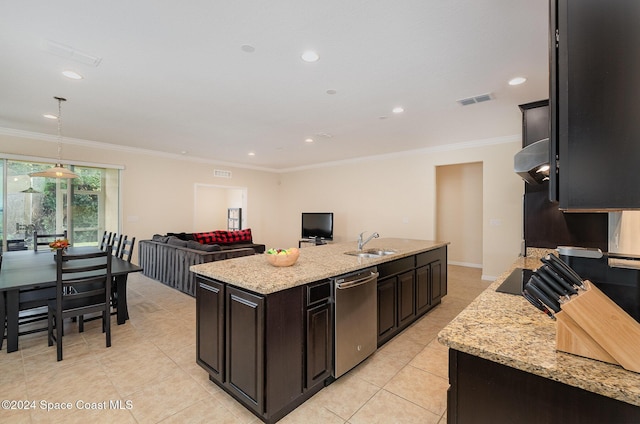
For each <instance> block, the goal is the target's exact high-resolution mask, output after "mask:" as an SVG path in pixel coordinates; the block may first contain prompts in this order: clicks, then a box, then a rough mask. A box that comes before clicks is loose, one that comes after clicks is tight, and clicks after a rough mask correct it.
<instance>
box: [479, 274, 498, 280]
mask: <svg viewBox="0 0 640 424" xmlns="http://www.w3.org/2000/svg"><path fill="white" fill-rule="evenodd" d="M480 279H481V280H484V281H496V280H497V279H498V277H495V276H493V275H484V274H483V275H482V276H481V277H480Z"/></svg>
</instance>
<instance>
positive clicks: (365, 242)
mask: <svg viewBox="0 0 640 424" xmlns="http://www.w3.org/2000/svg"><path fill="white" fill-rule="evenodd" d="M363 235H364V232H362V233H360V235H359V236H358V250H362V248H363V247H364V245H365V244H367V243H369V242H370V241H371V239H374V238H378V237H380V234H378V233H373V234H371V235H370V236H369V238H367V239H366V240H365V241H362V236H363Z"/></svg>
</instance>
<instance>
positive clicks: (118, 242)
mask: <svg viewBox="0 0 640 424" xmlns="http://www.w3.org/2000/svg"><path fill="white" fill-rule="evenodd" d="M124 237H125V238H126V236H124ZM122 240H123V236H122V234H116V233H114V234H113V238H112V239H111V245H112V247H111V254H112V255H113V256H115V257H118V255H119V254H120V247H121V246H122Z"/></svg>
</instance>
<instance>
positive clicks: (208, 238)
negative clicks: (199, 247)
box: [193, 228, 253, 244]
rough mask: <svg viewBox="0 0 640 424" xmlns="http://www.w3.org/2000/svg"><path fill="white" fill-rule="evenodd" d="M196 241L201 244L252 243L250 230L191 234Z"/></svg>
mask: <svg viewBox="0 0 640 424" xmlns="http://www.w3.org/2000/svg"><path fill="white" fill-rule="evenodd" d="M193 236H194V238H195V239H196V241H198V242H200V243H202V244H212V243H218V244H232V243H240V242H245V243H252V242H253V239H252V236H251V228H247V229H246V230H238V231H224V230H218V231H210V232H208V233H193Z"/></svg>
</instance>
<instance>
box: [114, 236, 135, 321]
mask: <svg viewBox="0 0 640 424" xmlns="http://www.w3.org/2000/svg"><path fill="white" fill-rule="evenodd" d="M135 243H136V238H135V237H133V238H132V239H131V240H127V236H124V240H123V241H122V246H121V247H120V255H118V258H120V259H122V260H123V261H127V262H131V258H132V257H133V246H134V245H135ZM114 279H115V277H114ZM111 307H112V308H113V311H112V312H111V315H115V314H117V313H118V286H117V285H116V284H115V283H114V284H112V285H111Z"/></svg>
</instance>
